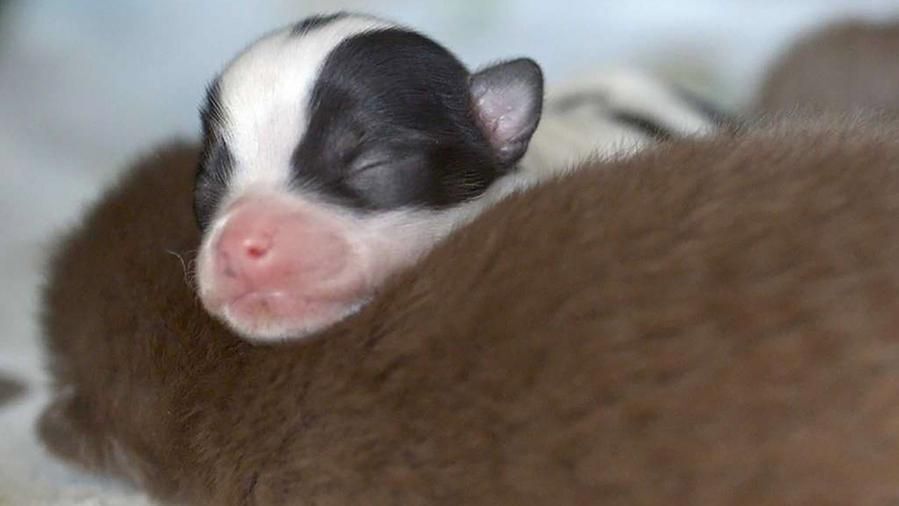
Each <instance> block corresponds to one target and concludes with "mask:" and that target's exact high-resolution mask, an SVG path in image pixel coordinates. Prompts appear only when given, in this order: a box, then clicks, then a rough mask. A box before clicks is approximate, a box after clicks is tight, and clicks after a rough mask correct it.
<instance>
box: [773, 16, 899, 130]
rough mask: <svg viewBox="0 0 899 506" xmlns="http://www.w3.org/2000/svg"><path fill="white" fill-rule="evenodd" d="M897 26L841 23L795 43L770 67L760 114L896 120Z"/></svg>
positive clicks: (898, 108) (898, 93)
mask: <svg viewBox="0 0 899 506" xmlns="http://www.w3.org/2000/svg"><path fill="white" fill-rule="evenodd" d="M897 55H899V22H894V23H884V24H876V23H868V22H863V21H844V22H840V23H838V24H835V25H831V26H828V27H826V28H824V29H821V30H819V31H815V32H812V33H810V34H808V35H806V36H804V37H802V38H800V39H799V41H797V42H796V43H795V44H794V45H793V46H792V47H790V48H789V49H788V50H787V51H786V52H785V53H784V54H783V55H781V56H780V57H779V59H778V60H777V61H776V62H775V63H774V65H773V66H772V68H771V70H770V71H769V73H768V75H767V77H766V79H765V81H764V84H763V85H762V87H761V91H760V92H759V94H758V98H757V106H756V109H757V110H759V111H761V112H768V113H770V112H780V111H799V112H803V113H820V112H828V113H845V112H857V111H859V110H861V111H863V112H877V113H881V114H884V115H886V116H887V117H890V118H894V119H895V118H897V117H899V86H897V83H899V56H897Z"/></svg>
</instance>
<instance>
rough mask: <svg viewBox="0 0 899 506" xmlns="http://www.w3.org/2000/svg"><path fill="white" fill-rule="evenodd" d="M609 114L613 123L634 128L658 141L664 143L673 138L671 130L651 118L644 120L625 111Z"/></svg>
mask: <svg viewBox="0 0 899 506" xmlns="http://www.w3.org/2000/svg"><path fill="white" fill-rule="evenodd" d="M611 114H612V119H614V120H615V121H617V122H619V123H623V124H625V125H627V126H629V127H632V128H635V129H637V130H639V131H641V132H643V133H644V134H646V135H648V136H650V137H652V138H653V139H656V140H658V141H666V140H669V139H672V138H673V137H675V135H674V133H673V132H671V130H669V129H668V128H666V127H665V126H664V125H662V124H660V123H658V122H655V121H653V120H652V119H651V118H645V117H643V116H640V115H639V114H636V113H632V112H626V111H612V113H611Z"/></svg>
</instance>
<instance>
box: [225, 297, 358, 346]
mask: <svg viewBox="0 0 899 506" xmlns="http://www.w3.org/2000/svg"><path fill="white" fill-rule="evenodd" d="M362 306H364V302H361V301H360V302H358V303H354V304H333V305H329V306H328V307H325V308H321V309H319V310H317V311H315V312H314V314H306V315H304V316H302V317H291V316H279V315H272V314H259V315H247V314H242V312H240V311H235V310H234V309H233V308H232V306H231V305H225V306H224V307H223V308H222V310H221V311H217V312H215V313H214V315H215V316H216V317H218V318H219V319H220V320H222V321H223V322H224V323H225V324H226V325H227V326H228V327H229V328H230V329H231V330H233V331H234V332H236V333H237V334H239V335H240V336H241V337H242V338H243V339H245V340H246V341H250V342H253V343H260V344H262V343H276V342H285V341H297V340H301V339H309V338H312V337H314V336H315V335H316V334H317V333H319V332H321V331H323V330H325V329H326V328H328V327H330V326H331V325H334V324H336V323H338V322H340V321H342V320H343V319H345V318H347V317H349V316H350V315H352V314H354V313H356V312H357V311H358V310H359V309H360V308H361V307H362Z"/></svg>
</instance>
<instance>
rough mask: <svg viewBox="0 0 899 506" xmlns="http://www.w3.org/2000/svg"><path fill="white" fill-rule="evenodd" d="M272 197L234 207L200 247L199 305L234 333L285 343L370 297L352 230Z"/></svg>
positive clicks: (315, 209)
mask: <svg viewBox="0 0 899 506" xmlns="http://www.w3.org/2000/svg"><path fill="white" fill-rule="evenodd" d="M342 221H346V217H342V216H338V215H336V214H334V213H330V212H328V211H327V210H325V208H324V207H323V206H312V205H298V203H297V202H292V201H289V200H288V199H283V198H277V197H274V196H269V197H268V198H264V197H248V198H244V199H240V200H238V201H237V202H235V203H234V204H233V205H232V206H230V208H229V209H228V212H227V214H226V217H225V219H224V220H223V225H222V226H221V227H220V228H219V229H218V230H217V231H216V232H217V233H215V234H213V236H212V237H211V238H210V239H211V240H210V241H209V245H208V246H207V245H206V244H204V250H205V251H204V252H203V253H204V254H202V255H201V259H200V262H201V266H200V283H201V299H202V300H203V303H204V305H205V306H206V308H207V309H208V310H209V311H210V312H211V313H213V314H216V315H218V316H221V317H223V318H224V319H225V320H226V321H227V322H228V323H230V324H232V326H234V327H236V330H238V331H241V332H243V333H247V334H250V335H255V334H258V335H260V336H263V337H288V336H286V335H284V336H280V335H279V334H286V333H290V332H299V333H302V332H304V331H310V330H313V329H315V328H318V327H321V326H324V325H325V324H327V323H329V322H332V321H336V320H338V319H340V318H342V317H343V316H344V315H346V314H347V313H348V312H349V311H351V309H352V308H353V307H354V306H355V305H357V304H359V303H360V302H361V301H362V300H364V299H365V298H366V297H367V296H369V295H370V294H371V292H372V289H373V288H372V287H373V284H372V282H371V280H370V279H369V278H370V276H369V275H368V273H367V272H366V271H367V269H366V267H367V266H366V262H364V261H363V260H364V259H363V258H360V252H359V251H357V249H358V248H354V245H353V244H352V242H351V241H350V239H349V238H350V237H351V236H352V233H350V230H349V229H351V223H342Z"/></svg>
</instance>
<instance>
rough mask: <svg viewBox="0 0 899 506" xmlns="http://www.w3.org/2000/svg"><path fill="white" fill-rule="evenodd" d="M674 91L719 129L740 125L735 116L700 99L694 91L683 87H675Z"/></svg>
mask: <svg viewBox="0 0 899 506" xmlns="http://www.w3.org/2000/svg"><path fill="white" fill-rule="evenodd" d="M673 91H674V93H675V94H676V95H677V96H678V97H679V98H680V99H681V100H683V101H684V102H686V103H688V104H690V106H691V107H693V108H694V109H696V110H697V111H699V112H700V113H701V114H702V115H703V116H705V117H706V118H708V119H709V120H711V121H712V122H713V123H715V124H716V125H718V126H719V127H725V126H728V125H736V124H737V123H738V121H737V119H736V117H735V116H734V115H733V114H731V113H729V112H727V111H725V110H724V109H722V108H720V107H718V106H717V105H715V104H713V103H711V102H709V101H708V100H706V99H704V98H702V97H700V96H699V95H697V94H695V93H693V92H692V91H689V90H687V89H686V88H683V87H681V86H674V87H673Z"/></svg>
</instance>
